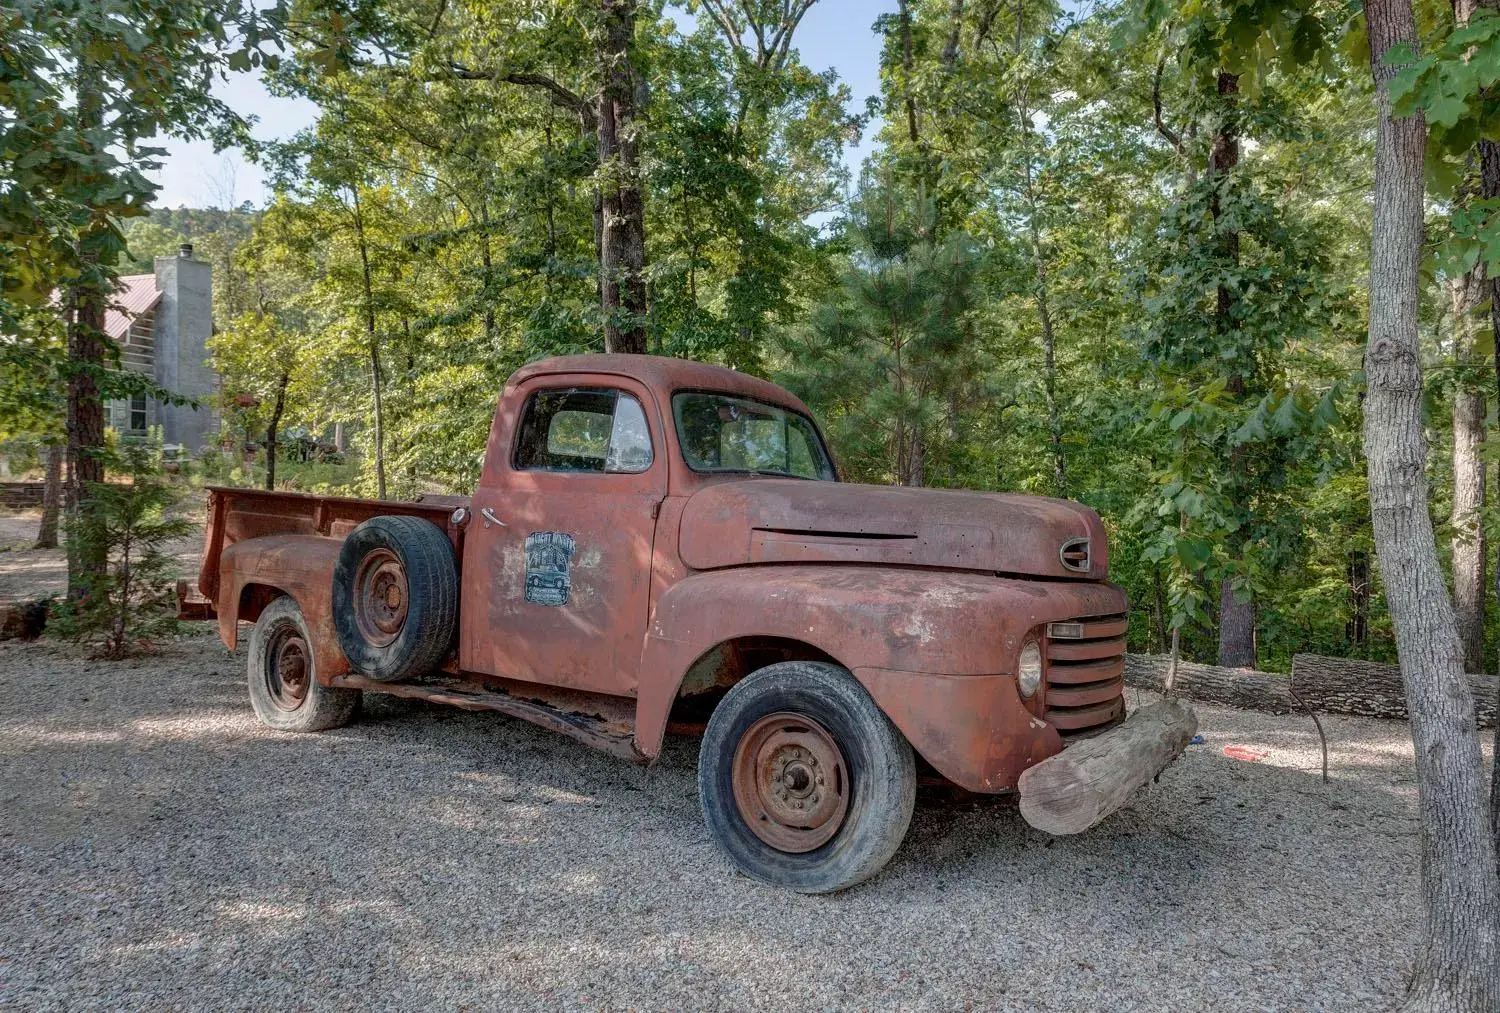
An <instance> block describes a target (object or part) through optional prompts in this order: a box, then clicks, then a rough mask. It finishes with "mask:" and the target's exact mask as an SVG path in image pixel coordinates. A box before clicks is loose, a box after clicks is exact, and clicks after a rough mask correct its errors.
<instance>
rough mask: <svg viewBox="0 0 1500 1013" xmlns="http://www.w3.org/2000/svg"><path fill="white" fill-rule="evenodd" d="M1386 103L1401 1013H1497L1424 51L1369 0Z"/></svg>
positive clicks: (1381, 276) (1374, 386)
mask: <svg viewBox="0 0 1500 1013" xmlns="http://www.w3.org/2000/svg"><path fill="white" fill-rule="evenodd" d="M1365 18H1366V24H1367V27H1368V30H1369V39H1370V57H1371V69H1372V73H1373V75H1374V78H1375V86H1376V92H1377V96H1378V102H1379V112H1380V118H1379V127H1378V131H1377V134H1376V144H1375V202H1374V220H1373V223H1372V228H1371V235H1370V282H1369V284H1370V332H1369V343H1368V345H1367V347H1366V351H1365V374H1366V377H1367V383H1368V394H1367V396H1366V399H1365V431H1364V444H1365V457H1366V460H1367V469H1368V475H1369V484H1370V513H1371V520H1372V522H1373V526H1374V531H1375V546H1376V550H1377V552H1378V554H1379V558H1380V568H1381V574H1382V575H1383V577H1384V578H1385V585H1386V600H1387V604H1388V606H1389V608H1390V614H1391V624H1392V626H1393V627H1394V628H1395V633H1396V650H1397V654H1398V656H1399V657H1400V659H1401V672H1402V675H1403V677H1404V679H1405V683H1406V697H1407V710H1408V711H1409V712H1410V715H1411V732H1412V743H1413V746H1414V747H1415V753H1416V766H1417V778H1418V807H1419V811H1420V816H1421V838H1420V839H1421V856H1422V901H1423V916H1424V917H1423V923H1424V924H1423V931H1422V937H1421V940H1420V943H1419V945H1420V949H1419V952H1418V953H1417V957H1416V961H1415V969H1414V973H1413V977H1412V981H1411V986H1410V989H1409V991H1408V993H1407V996H1406V1000H1405V1002H1404V1004H1403V1008H1404V1009H1406V1010H1444V1011H1465V1013H1468V1011H1473V1013H1494V1011H1495V1010H1496V1009H1497V1008H1500V994H1497V989H1500V982H1497V975H1500V963H1497V953H1500V949H1497V938H1496V937H1497V932H1500V880H1497V878H1496V874H1495V847H1494V842H1493V841H1492V839H1491V837H1490V835H1489V833H1488V830H1489V827H1488V821H1487V813H1486V810H1485V793H1484V777H1483V760H1482V755H1481V752H1480V748H1479V733H1478V728H1477V727H1476V725H1475V721H1474V700H1473V696H1472V695H1471V694H1470V692H1469V686H1468V683H1467V681H1466V680H1465V679H1464V677H1463V674H1464V673H1463V659H1462V656H1461V653H1460V649H1459V643H1458V635H1457V632H1456V629H1455V624H1454V616H1453V604H1452V602H1451V601H1450V600H1449V598H1448V589H1447V586H1446V585H1445V583H1444V581H1443V573H1442V569H1441V566H1440V564H1439V562H1438V557H1437V543H1436V540H1435V537H1434V535H1433V530H1432V522H1431V519H1430V518H1429V516H1428V499H1427V479H1426V463H1427V445H1426V439H1425V437H1424V435H1423V430H1422V364H1421V359H1420V357H1419V355H1418V346H1417V309H1418V296H1419V289H1418V286H1419V271H1420V268H1421V261H1422V240H1423V231H1422V218H1423V210H1424V209H1423V164H1422V161H1423V148H1424V145H1425V142H1426V134H1427V128H1426V124H1425V123H1424V122H1423V120H1422V118H1421V117H1420V116H1417V117H1412V118H1408V119H1394V118H1393V117H1392V116H1391V109H1390V94H1389V84H1390V80H1391V78H1392V77H1393V76H1394V75H1395V73H1396V69H1397V68H1395V67H1392V66H1389V65H1387V64H1386V63H1385V54H1386V52H1387V51H1388V50H1389V49H1391V47H1393V46H1396V45H1399V44H1402V43H1405V44H1406V45H1408V46H1411V47H1412V48H1413V49H1415V48H1416V46H1417V42H1418V38H1417V27H1416V20H1415V18H1414V16H1413V12H1412V4H1411V0H1368V2H1367V3H1366V4H1365Z"/></svg>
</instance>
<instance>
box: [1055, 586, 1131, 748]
mask: <svg viewBox="0 0 1500 1013" xmlns="http://www.w3.org/2000/svg"><path fill="white" fill-rule="evenodd" d="M1129 625H1130V623H1129V620H1128V619H1127V618H1126V617H1125V616H1123V615H1112V616H1087V617H1085V618H1083V619H1074V620H1071V621H1069V622H1063V623H1051V624H1049V625H1048V627H1047V638H1046V645H1047V665H1046V680H1047V689H1046V696H1045V697H1044V698H1043V700H1044V706H1045V710H1044V712H1043V714H1042V718H1043V720H1045V721H1046V722H1047V723H1048V724H1050V725H1051V726H1052V727H1053V728H1056V729H1057V730H1058V732H1059V733H1060V734H1061V735H1062V736H1063V738H1065V739H1066V738H1074V737H1077V736H1082V735H1087V734H1090V733H1092V732H1098V731H1102V730H1104V729H1105V728H1108V727H1109V726H1110V725H1113V724H1115V723H1116V722H1118V721H1120V720H1122V719H1123V718H1124V717H1125V630H1126V629H1127V627H1128V626H1129Z"/></svg>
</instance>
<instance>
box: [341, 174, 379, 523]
mask: <svg viewBox="0 0 1500 1013" xmlns="http://www.w3.org/2000/svg"><path fill="white" fill-rule="evenodd" d="M349 193H350V194H351V195H353V198H354V238H355V239H356V240H358V242H359V263H360V267H361V268H363V271H364V283H365V339H366V341H367V342H368V344H369V349H370V388H371V390H372V391H373V393H374V396H375V496H376V498H377V499H385V410H384V407H383V406H382V404H381V403H380V339H379V337H378V336H377V334H376V331H375V289H374V287H373V286H372V285H371V284H370V253H369V249H368V247H367V246H366V244H365V216H364V209H363V208H362V207H361V206H360V202H359V188H358V187H353V186H351V187H350V188H349Z"/></svg>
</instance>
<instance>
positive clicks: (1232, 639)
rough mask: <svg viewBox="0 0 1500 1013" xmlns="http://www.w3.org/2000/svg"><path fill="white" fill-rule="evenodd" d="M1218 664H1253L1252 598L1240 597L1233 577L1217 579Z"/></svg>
mask: <svg viewBox="0 0 1500 1013" xmlns="http://www.w3.org/2000/svg"><path fill="white" fill-rule="evenodd" d="M1219 664H1220V665H1222V666H1224V667H1225V668H1254V667H1255V601H1254V599H1252V598H1250V597H1248V596H1247V597H1246V598H1245V600H1244V601H1240V600H1239V598H1238V597H1237V596H1236V595H1235V592H1234V581H1233V580H1223V581H1220V582H1219Z"/></svg>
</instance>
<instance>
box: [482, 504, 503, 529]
mask: <svg viewBox="0 0 1500 1013" xmlns="http://www.w3.org/2000/svg"><path fill="white" fill-rule="evenodd" d="M479 516H481V517H483V518H484V526H485V527H489V526H490V525H491V524H498V525H500V526H501V527H502V528H503V527H505V522H504V521H502V520H501V519H500V518H498V517H496V516H495V511H493V510H491V509H490V508H489V507H484V508H483V509H482V510H480V511H479Z"/></svg>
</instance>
